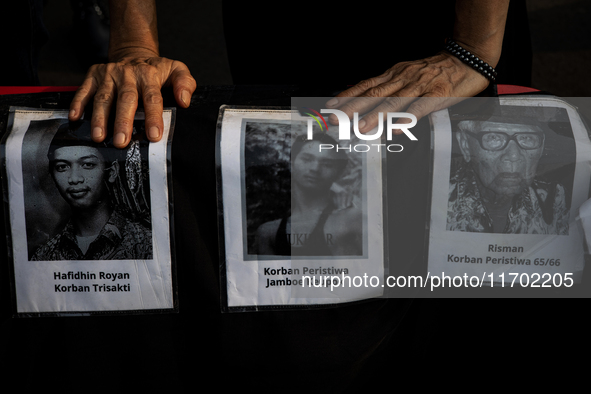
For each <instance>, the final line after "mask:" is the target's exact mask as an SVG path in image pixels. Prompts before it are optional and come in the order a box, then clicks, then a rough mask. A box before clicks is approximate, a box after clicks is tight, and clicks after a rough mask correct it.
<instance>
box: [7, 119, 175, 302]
mask: <svg viewBox="0 0 591 394" xmlns="http://www.w3.org/2000/svg"><path fill="white" fill-rule="evenodd" d="M173 118H174V110H171V109H166V110H165V111H164V113H163V121H164V125H165V127H164V130H163V138H162V140H161V141H159V142H157V143H154V142H148V140H147V138H146V135H145V130H144V129H145V126H144V114H143V113H141V112H139V113H137V114H136V117H135V119H134V122H133V130H132V136H131V140H130V142H129V144H128V145H127V147H125V148H123V149H119V148H115V147H114V146H113V144H112V132H109V133H107V138H106V139H105V140H104V141H102V142H100V143H97V142H94V141H93V140H92V138H91V134H92V133H91V122H90V119H86V118H85V119H82V120H79V121H76V122H70V121H69V120H68V112H67V111H65V110H50V109H35V108H21V107H11V113H10V119H9V127H8V132H7V134H6V135H5V136H4V138H3V140H2V144H1V145H0V148H1V150H0V153H1V155H0V157H2V159H3V163H4V164H5V166H4V168H3V170H4V171H3V178H4V179H5V181H6V186H7V188H6V191H7V196H8V204H7V209H8V211H7V212H9V218H10V239H9V244H10V251H11V253H10V255H9V258H10V260H11V261H12V264H11V267H12V269H13V271H14V281H15V284H14V289H15V294H16V300H17V310H18V312H19V313H57V312H59V313H62V312H63V313H70V312H72V313H78V312H91V313H95V312H97V313H98V312H100V313H104V312H110V311H118V312H126V313H127V312H129V313H133V311H138V310H153V309H171V308H173V306H174V297H175V296H174V294H173V291H172V289H173V280H174V279H173V255H172V253H171V250H172V248H171V246H172V244H173V242H174V241H173V236H174V234H173V233H172V231H171V220H170V215H171V213H172V211H171V208H172V204H171V202H170V201H169V188H170V183H171V177H170V171H169V168H170V165H171V164H170V144H171V142H172V140H171V137H172V127H173V125H174V123H173ZM110 127H112V126H108V131H110V130H111V129H110Z"/></svg>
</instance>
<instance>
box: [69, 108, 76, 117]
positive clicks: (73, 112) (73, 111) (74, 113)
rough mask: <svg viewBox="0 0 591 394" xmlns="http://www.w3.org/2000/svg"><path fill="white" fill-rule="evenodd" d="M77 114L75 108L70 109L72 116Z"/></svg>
mask: <svg viewBox="0 0 591 394" xmlns="http://www.w3.org/2000/svg"><path fill="white" fill-rule="evenodd" d="M75 116H76V110H75V109H72V110H70V118H73V117H75Z"/></svg>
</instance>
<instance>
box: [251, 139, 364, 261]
mask: <svg viewBox="0 0 591 394" xmlns="http://www.w3.org/2000/svg"><path fill="white" fill-rule="evenodd" d="M321 144H330V145H332V146H336V145H337V143H336V141H335V140H334V139H332V138H331V137H330V136H328V135H326V134H319V135H315V136H314V139H312V140H308V139H307V138H305V137H304V136H301V137H298V138H297V139H296V140H295V141H294V143H293V144H292V147H291V210H290V211H289V212H288V213H286V214H285V216H284V217H283V218H279V219H276V220H273V221H270V222H266V223H263V224H262V225H261V226H260V227H259V228H258V230H257V232H256V243H255V247H256V250H257V254H259V255H282V256H289V255H299V256H330V255H333V256H353V255H362V213H361V210H360V208H358V207H357V206H355V205H354V204H348V203H346V202H345V200H346V198H343V196H340V195H339V196H337V195H336V194H335V192H333V191H332V190H331V187H332V186H333V184H334V183H335V182H336V181H337V180H338V179H339V178H340V177H341V175H342V174H343V171H344V170H345V167H346V166H347V162H348V159H347V153H345V152H344V151H342V150H341V151H338V152H337V151H336V150H334V149H330V150H326V149H324V150H322V151H320V145H321Z"/></svg>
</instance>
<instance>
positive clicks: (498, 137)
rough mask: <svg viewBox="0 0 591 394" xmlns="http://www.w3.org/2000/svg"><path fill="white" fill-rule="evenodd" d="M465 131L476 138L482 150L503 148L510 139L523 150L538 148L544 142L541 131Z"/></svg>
mask: <svg viewBox="0 0 591 394" xmlns="http://www.w3.org/2000/svg"><path fill="white" fill-rule="evenodd" d="M465 133H467V134H469V135H470V136H472V137H473V138H476V139H477V140H478V142H480V147H481V148H482V149H484V150H492V151H498V150H503V149H505V148H506V147H507V145H509V141H511V140H513V141H515V142H516V143H517V145H519V147H520V148H521V149H525V150H531V149H538V148H539V147H540V146H542V145H543V144H544V133H543V132H541V131H535V132H528V133H514V134H507V133H503V132H502V131H484V132H480V133H473V132H471V131H467V130H466V131H465Z"/></svg>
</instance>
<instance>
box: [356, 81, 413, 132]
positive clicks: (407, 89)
mask: <svg viewBox="0 0 591 394" xmlns="http://www.w3.org/2000/svg"><path fill="white" fill-rule="evenodd" d="M392 85H395V83H393V84H392ZM393 87H394V86H391V87H390V88H393ZM395 87H396V88H398V86H395ZM423 90H424V85H422V84H419V83H410V84H409V85H407V86H404V87H403V88H402V89H398V91H397V92H396V93H395V94H393V95H392V97H388V98H387V99H385V100H384V101H383V102H382V103H381V104H380V105H379V106H377V107H376V108H375V109H373V110H372V111H371V112H369V113H368V114H366V115H365V116H364V117H363V119H362V120H360V121H359V131H360V132H361V133H367V132H369V131H371V130H372V129H373V128H375V127H376V126H377V125H378V123H379V121H380V118H379V114H380V112H381V113H388V112H399V111H402V110H404V109H405V108H406V107H408V106H409V105H410V103H412V102H413V101H415V100H417V98H418V97H420V96H421V95H422V94H423V93H424V92H423ZM384 91H387V88H384ZM401 123H406V121H404V122H401ZM397 131H398V134H400V133H402V131H401V130H397ZM395 134H396V133H395Z"/></svg>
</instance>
